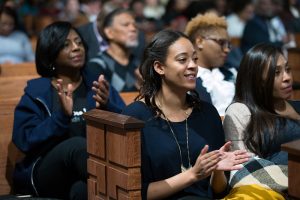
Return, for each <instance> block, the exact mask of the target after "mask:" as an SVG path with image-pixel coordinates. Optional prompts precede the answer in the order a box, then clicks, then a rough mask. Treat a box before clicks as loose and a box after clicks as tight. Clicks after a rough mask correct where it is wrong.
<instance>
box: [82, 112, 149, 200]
mask: <svg viewBox="0 0 300 200" xmlns="http://www.w3.org/2000/svg"><path fill="white" fill-rule="evenodd" d="M84 118H85V120H86V122H87V151H88V155H89V157H88V161H87V170H88V181H87V184H88V199H141V170H140V168H141V143H140V130H141V128H143V126H144V122H142V121H140V120H137V119H135V118H133V117H129V116H126V115H121V114H116V113H112V112H108V111H103V110H99V109H94V110H91V111H89V112H86V113H85V114H84Z"/></svg>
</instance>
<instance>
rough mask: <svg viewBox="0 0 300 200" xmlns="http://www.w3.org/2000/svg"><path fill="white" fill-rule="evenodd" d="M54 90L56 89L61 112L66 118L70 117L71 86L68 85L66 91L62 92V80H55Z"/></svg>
mask: <svg viewBox="0 0 300 200" xmlns="http://www.w3.org/2000/svg"><path fill="white" fill-rule="evenodd" d="M56 88H57V93H58V96H59V100H60V102H61V106H62V110H63V112H64V113H65V114H66V115H68V116H72V110H73V86H72V84H68V85H67V90H64V88H63V80H62V79H57V80H56Z"/></svg>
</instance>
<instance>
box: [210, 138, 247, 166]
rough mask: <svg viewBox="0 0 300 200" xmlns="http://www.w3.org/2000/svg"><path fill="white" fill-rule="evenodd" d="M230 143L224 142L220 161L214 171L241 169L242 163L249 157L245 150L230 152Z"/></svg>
mask: <svg viewBox="0 0 300 200" xmlns="http://www.w3.org/2000/svg"><path fill="white" fill-rule="evenodd" d="M230 145H231V142H226V144H224V145H223V146H222V147H221V148H220V152H222V154H223V155H222V160H221V161H220V162H219V163H218V165H217V168H216V170H222V171H231V170H239V169H241V168H242V165H241V164H242V163H244V162H247V161H248V160H249V158H250V157H251V156H250V154H249V153H248V152H247V151H246V150H235V151H229V150H230Z"/></svg>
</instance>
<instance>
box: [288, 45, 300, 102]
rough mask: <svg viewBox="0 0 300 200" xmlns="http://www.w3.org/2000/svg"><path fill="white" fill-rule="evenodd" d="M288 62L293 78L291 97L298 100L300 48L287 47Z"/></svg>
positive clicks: (299, 91)
mask: <svg viewBox="0 0 300 200" xmlns="http://www.w3.org/2000/svg"><path fill="white" fill-rule="evenodd" d="M288 64H289V65H290V66H291V68H292V73H293V79H294V85H293V97H292V99H297V100H300V48H290V49H288Z"/></svg>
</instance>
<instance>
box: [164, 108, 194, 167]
mask: <svg viewBox="0 0 300 200" xmlns="http://www.w3.org/2000/svg"><path fill="white" fill-rule="evenodd" d="M163 115H164V117H165V118H166V121H167V124H168V126H169V128H170V131H171V133H172V135H173V137H174V140H175V142H176V144H177V147H178V150H179V155H180V162H181V166H180V169H181V172H185V171H186V170H188V169H190V168H191V167H192V165H191V159H190V150H189V129H188V123H187V117H186V118H185V134H186V148H187V153H188V161H189V166H188V168H186V167H185V166H184V165H183V161H182V153H181V148H180V145H179V142H178V140H177V138H176V135H175V133H174V131H173V129H172V126H171V124H170V121H169V119H168V118H167V117H166V116H165V114H164V113H163Z"/></svg>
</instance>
